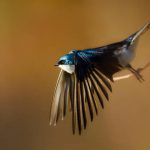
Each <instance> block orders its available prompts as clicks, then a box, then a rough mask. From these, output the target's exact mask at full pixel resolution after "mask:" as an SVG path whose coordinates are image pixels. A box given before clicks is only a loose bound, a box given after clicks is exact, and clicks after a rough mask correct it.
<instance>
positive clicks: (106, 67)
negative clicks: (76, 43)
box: [50, 23, 150, 134]
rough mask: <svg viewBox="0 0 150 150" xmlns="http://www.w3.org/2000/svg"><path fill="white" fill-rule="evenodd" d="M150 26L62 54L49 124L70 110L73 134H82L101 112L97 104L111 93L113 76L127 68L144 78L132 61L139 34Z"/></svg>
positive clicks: (102, 104) (137, 76)
mask: <svg viewBox="0 0 150 150" xmlns="http://www.w3.org/2000/svg"><path fill="white" fill-rule="evenodd" d="M149 28H150V23H147V24H146V25H145V26H144V27H142V28H141V29H140V30H138V31H137V32H135V33H134V34H132V35H130V36H129V37H128V38H126V39H124V40H122V41H119V42H116V43H112V44H109V45H106V46H102V47H97V48H89V49H83V50H72V51H71V52H70V53H68V54H66V55H64V56H62V57H60V59H59V61H58V62H57V64H56V66H58V67H60V68H61V70H60V73H59V76H58V79H57V83H56V87H55V91H54V95H53V100H52V103H51V109H50V124H51V125H56V124H57V121H58V120H59V118H61V119H62V120H63V118H64V117H65V116H66V114H67V111H68V110H70V111H71V113H72V131H73V134H74V133H75V132H76V130H78V132H79V134H81V132H82V130H83V129H86V127H87V123H88V121H89V120H91V121H92V120H93V118H94V116H95V114H98V105H99V104H100V106H101V107H102V108H104V102H103V101H104V99H106V100H109V94H108V91H110V92H112V87H111V83H113V75H114V74H115V73H117V72H119V71H121V70H123V69H128V70H129V71H130V72H132V73H133V74H134V75H135V77H136V78H137V79H138V80H139V81H140V82H141V81H143V80H144V79H143V77H142V76H141V74H140V73H139V71H138V70H136V69H134V68H133V67H132V65H131V64H130V63H131V61H132V60H133V58H134V56H135V47H136V44H137V41H138V39H139V37H140V36H141V35H142V34H143V33H144V32H146V31H147V30H148V29H149Z"/></svg>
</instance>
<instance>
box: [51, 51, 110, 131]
mask: <svg viewBox="0 0 150 150" xmlns="http://www.w3.org/2000/svg"><path fill="white" fill-rule="evenodd" d="M75 58H76V60H75V62H76V63H75V72H74V73H73V74H69V73H67V72H65V71H63V70H61V71H60V74H59V77H58V80H57V83H56V88H55V92H54V97H53V101H52V105H51V112H50V124H54V125H56V123H57V121H58V119H59V118H60V117H61V118H62V119H63V118H64V117H65V115H66V112H67V110H68V108H70V110H71V112H72V130H73V133H75V131H76V129H77V128H78V131H79V134H81V131H82V130H83V129H86V127H87V122H88V119H89V118H90V120H91V121H92V120H93V118H94V115H95V114H98V103H99V104H100V105H101V107H102V108H104V102H103V100H104V99H107V100H108V99H109V96H108V90H109V91H112V88H111V85H110V81H109V80H108V78H107V77H106V76H105V75H104V74H103V73H102V72H100V70H99V69H98V68H97V67H95V66H94V65H93V64H92V63H91V61H90V59H89V58H88V57H86V55H84V54H83V53H77V54H76V57H75Z"/></svg>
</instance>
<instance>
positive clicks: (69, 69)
mask: <svg viewBox="0 0 150 150" xmlns="http://www.w3.org/2000/svg"><path fill="white" fill-rule="evenodd" d="M59 68H61V69H62V70H64V71H66V72H68V73H70V74H72V73H74V71H75V65H59Z"/></svg>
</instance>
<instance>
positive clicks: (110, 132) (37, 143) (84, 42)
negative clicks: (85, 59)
mask: <svg viewBox="0 0 150 150" xmlns="http://www.w3.org/2000/svg"><path fill="white" fill-rule="evenodd" d="M148 20H150V1H149V0H132V1H130V0H124V1H119V0H110V1H107V0H99V1H98V0H59V1H58V0H57V1H55V0H51V1H44V0H24V1H19V0H18V1H6V0H0V150H50V149H51V150H79V149H82V150H91V149H94V150H100V149H101V150H149V149H150V117H149V116H150V69H147V70H145V71H144V72H143V74H144V77H145V80H146V81H145V82H144V83H143V84H140V83H139V82H138V81H137V80H136V79H135V78H130V79H127V80H122V81H118V82H116V83H115V84H113V94H111V101H110V102H109V103H108V102H105V109H104V110H103V111H101V113H100V114H99V117H96V118H95V120H94V122H93V123H92V124H90V125H89V126H88V129H87V130H86V131H85V132H84V133H83V135H82V136H78V135H75V136H72V132H71V124H70V123H71V122H70V115H68V117H67V118H66V119H65V121H63V122H62V121H60V122H59V124H58V126H57V127H50V126H49V120H48V117H49V105H50V101H51V100H52V94H53V89H54V85H55V81H56V78H57V75H58V72H59V69H57V68H55V67H54V66H53V64H55V62H56V60H57V59H58V58H59V57H60V56H61V55H63V54H65V53H68V52H69V51H70V50H71V49H83V48H89V47H96V46H100V45H104V44H107V43H111V42H115V41H118V40H121V39H123V38H125V37H127V36H128V35H130V34H131V33H133V32H134V31H136V30H137V29H139V28H140V27H141V26H143V25H144V24H145V23H146V22H147V21H148ZM149 58H150V32H148V33H146V34H145V35H144V36H143V37H142V38H141V40H140V42H139V45H138V48H137V57H136V59H134V61H133V65H134V66H135V67H139V66H143V65H144V64H145V63H147V62H148V61H149ZM124 73H125V72H124ZM126 73H127V72H126Z"/></svg>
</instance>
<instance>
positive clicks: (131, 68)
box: [126, 64, 144, 82]
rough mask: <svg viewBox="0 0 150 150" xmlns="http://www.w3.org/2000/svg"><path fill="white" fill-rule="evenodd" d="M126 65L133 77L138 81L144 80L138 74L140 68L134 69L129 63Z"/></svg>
mask: <svg viewBox="0 0 150 150" xmlns="http://www.w3.org/2000/svg"><path fill="white" fill-rule="evenodd" d="M126 67H127V68H128V69H129V70H130V71H131V72H132V73H133V74H134V75H135V77H136V78H137V79H138V80H139V81H140V82H142V81H144V79H143V77H142V75H141V74H140V71H141V70H140V69H137V70H135V69H134V68H133V67H132V66H131V65H130V64H128V65H127V66H126Z"/></svg>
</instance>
